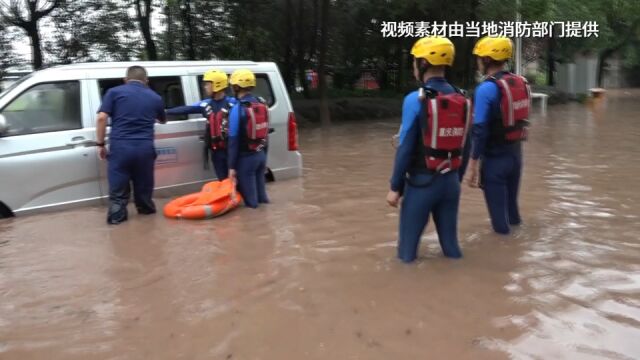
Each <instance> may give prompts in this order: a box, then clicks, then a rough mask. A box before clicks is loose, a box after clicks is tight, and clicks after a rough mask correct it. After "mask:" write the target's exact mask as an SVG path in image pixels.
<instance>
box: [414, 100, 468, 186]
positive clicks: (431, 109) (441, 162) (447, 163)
mask: <svg viewBox="0 0 640 360" xmlns="http://www.w3.org/2000/svg"><path fill="white" fill-rule="evenodd" d="M421 99H423V100H422V101H424V102H425V107H426V110H427V111H426V115H427V116H426V119H423V120H422V125H421V128H422V142H423V145H424V155H425V162H426V165H427V169H428V170H431V171H436V172H439V173H446V172H449V171H451V170H456V169H458V168H459V167H460V165H461V163H462V148H463V147H464V143H465V140H466V137H467V132H468V130H469V126H470V124H471V101H470V100H469V99H467V98H466V97H465V96H464V95H462V94H461V93H460V92H455V93H451V94H447V95H444V94H439V93H438V92H436V91H434V90H430V89H426V96H424V97H423V96H422V94H421Z"/></svg>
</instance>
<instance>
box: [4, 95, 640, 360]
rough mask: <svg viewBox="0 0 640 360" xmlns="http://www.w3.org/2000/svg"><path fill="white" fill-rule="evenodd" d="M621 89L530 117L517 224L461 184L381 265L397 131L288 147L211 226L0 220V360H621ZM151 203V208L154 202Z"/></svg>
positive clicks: (625, 355)
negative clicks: (288, 157) (285, 170)
mask: <svg viewBox="0 0 640 360" xmlns="http://www.w3.org/2000/svg"><path fill="white" fill-rule="evenodd" d="M638 99H640V92H638V91H636V90H634V91H616V92H612V93H610V94H609V95H608V98H607V101H606V103H604V104H599V105H598V106H595V107H593V106H592V107H589V106H585V105H581V104H577V103H573V104H568V105H561V106H555V107H551V108H550V109H549V112H548V116H547V117H542V116H535V117H534V120H533V122H534V126H533V128H532V132H531V140H530V141H529V142H528V143H527V145H526V159H525V174H524V180H523V186H522V191H521V204H522V205H521V206H522V213H523V216H524V225H522V226H521V227H520V228H519V229H517V230H516V231H515V233H514V234H513V235H511V236H508V237H504V236H497V235H494V234H492V232H491V230H490V224H489V220H488V216H487V211H486V208H485V205H484V202H483V199H482V196H481V193H479V192H478V191H476V190H473V189H470V188H468V187H466V186H465V187H464V190H463V198H462V204H461V212H460V222H459V223H460V228H459V234H460V241H461V246H462V248H463V252H464V258H463V259H462V260H449V259H445V258H443V257H442V254H441V251H440V248H439V245H438V243H437V239H436V237H435V234H434V230H433V228H432V224H430V227H429V229H428V231H427V232H426V233H425V235H424V238H423V242H422V245H421V248H420V254H421V257H420V259H419V261H418V262H417V263H415V264H413V265H405V264H402V263H400V262H399V261H397V260H396V258H395V254H396V248H395V245H396V243H395V242H396V236H397V225H398V211H397V210H395V209H392V208H389V207H387V206H386V204H385V195H386V191H387V189H388V178H389V175H390V171H391V164H392V157H393V154H394V152H393V148H392V147H391V145H390V137H391V136H392V135H393V134H394V132H395V131H396V130H397V128H398V124H399V120H398V119H391V120H388V121H384V122H375V123H364V122H363V123H350V124H341V125H336V126H334V127H333V128H331V129H330V130H321V129H310V130H305V131H303V132H302V134H301V148H302V152H303V155H304V166H305V168H304V177H303V178H300V179H296V180H291V181H282V182H276V183H273V184H269V187H268V191H269V193H270V195H271V199H272V201H273V203H272V204H270V205H268V206H265V207H262V208H260V209H259V210H250V209H239V210H237V211H235V212H233V213H231V214H228V215H227V216H225V217H222V218H219V219H215V220H211V221H174V220H168V219H165V218H163V217H162V215H160V214H158V215H156V216H151V217H140V216H135V215H134V216H132V217H130V221H128V222H127V223H125V224H123V225H121V226H116V227H110V226H107V225H106V224H105V209H104V208H82V209H76V210H72V211H65V212H58V213H54V214H42V215H35V216H26V217H21V218H16V219H9V220H2V221H0V358H1V359H24V360H28V359H277V360H288V359H296V360H297V359H336V360H338V359H366V360H369V359H385V360H386V359H394V360H395V359H507V358H513V359H581V360H582V359H640V341H639V340H640V219H638V216H640V205H639V204H640V191H638V186H639V185H638V184H639V183H638V178H640V166H639V161H638V158H639V157H640V143H638V139H640V123H639V122H638V121H639V118H640V101H638ZM165 202H166V199H164V200H162V199H159V200H158V203H159V205H161V204H163V203H165Z"/></svg>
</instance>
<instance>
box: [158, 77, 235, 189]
mask: <svg viewBox="0 0 640 360" xmlns="http://www.w3.org/2000/svg"><path fill="white" fill-rule="evenodd" d="M202 87H203V88H204V91H205V93H206V94H207V95H209V97H208V98H206V99H202V100H201V101H198V102H197V103H195V104H192V105H186V106H178V107H175V108H171V109H168V110H167V115H186V114H202V116H203V117H204V118H205V119H207V125H206V128H205V133H204V139H205V146H206V147H207V149H206V150H205V151H207V152H210V153H211V162H212V163H213V168H214V169H215V171H216V176H217V177H218V180H224V179H226V178H227V177H228V176H229V166H228V159H227V139H226V137H227V135H228V134H227V133H228V122H227V114H228V112H229V111H230V109H231V107H232V106H233V105H234V104H235V103H236V99H235V98H234V97H231V96H227V95H226V91H227V88H228V87H229V80H228V77H227V74H226V73H225V72H224V71H221V70H218V69H211V70H209V71H207V72H205V73H204V76H203V77H202Z"/></svg>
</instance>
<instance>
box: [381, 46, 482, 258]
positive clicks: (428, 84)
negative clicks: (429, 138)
mask: <svg viewBox="0 0 640 360" xmlns="http://www.w3.org/2000/svg"><path fill="white" fill-rule="evenodd" d="M411 55H413V56H414V61H413V68H414V76H415V77H416V80H418V81H419V82H420V84H421V89H420V90H419V91H414V92H412V93H410V94H409V95H407V96H406V97H405V99H404V104H403V106H402V125H401V128H400V134H399V145H398V148H397V152H396V157H395V164H394V167H393V174H392V176H391V186H390V187H391V189H390V190H389V193H388V194H387V202H388V204H389V205H390V206H393V207H397V206H398V203H399V201H400V198H401V197H403V198H404V199H403V202H402V208H401V210H400V227H399V240H398V257H399V258H400V259H401V260H402V261H403V262H407V263H408V262H412V261H414V260H415V259H416V257H417V253H418V246H419V243H420V237H421V236H422V233H423V231H424V229H425V227H426V226H427V222H428V219H429V215H430V214H431V215H432V216H433V220H434V222H435V225H436V229H437V232H438V238H439V241H440V245H441V247H442V250H443V252H444V255H445V256H447V257H450V258H460V257H461V256H462V252H461V251H460V248H459V246H458V235H457V219H458V204H459V201H460V178H459V174H458V169H459V168H460V163H462V161H461V160H459V159H460V157H461V154H462V152H463V151H462V147H463V144H464V142H465V141H464V137H465V136H466V128H467V124H468V121H469V113H468V111H469V109H468V106H469V105H465V107H464V109H465V110H464V113H463V112H462V111H459V112H458V113H456V114H457V115H455V116H456V117H457V119H456V120H457V121H459V122H458V124H459V127H457V128H456V129H455V131H449V130H451V128H448V129H440V128H438V125H437V124H436V123H437V121H434V120H435V119H437V117H435V116H436V115H435V113H436V112H437V111H438V110H442V109H440V108H438V109H437V110H434V109H433V108H429V109H427V105H426V104H427V103H428V102H429V101H432V100H429V99H425V94H424V91H429V92H433V93H437V94H439V95H448V94H456V93H457V89H456V88H454V87H453V86H452V85H451V84H449V83H448V82H447V80H446V79H445V77H444V73H445V67H446V66H451V65H452V64H453V60H454V56H455V49H454V46H453V43H452V42H451V41H450V40H449V39H447V38H440V37H427V38H423V39H420V40H418V41H417V42H416V43H415V44H414V46H413V48H412V49H411ZM458 95H459V97H458V98H457V99H458V101H462V103H467V104H468V102H467V101H466V99H465V98H464V96H462V95H460V94H458ZM438 106H439V105H438ZM443 111H444V112H446V110H443ZM451 115H453V114H451ZM444 116H446V114H442V116H441V117H440V119H443V118H444ZM460 131H462V133H461V132H460ZM427 132H429V133H432V134H435V135H436V137H437V135H438V134H443V135H454V134H455V136H457V139H458V142H459V144H458V148H457V149H455V150H450V151H448V152H447V154H444V156H437V157H440V161H439V162H438V159H436V154H433V155H434V157H429V156H427V152H428V151H433V152H434V153H438V155H443V153H445V151H443V150H441V149H440V150H439V149H436V148H437V146H435V147H436V148H427V145H426V144H425V139H424V134H425V133H427ZM434 139H435V140H436V142H437V139H436V138H434ZM431 145H433V144H431ZM447 157H448V159H447ZM452 157H455V158H458V160H457V162H456V165H455V166H452V161H451V159H452ZM427 159H435V162H436V163H438V164H439V165H438V166H437V167H436V169H433V168H431V167H430V166H429V164H427ZM429 161H431V160H429Z"/></svg>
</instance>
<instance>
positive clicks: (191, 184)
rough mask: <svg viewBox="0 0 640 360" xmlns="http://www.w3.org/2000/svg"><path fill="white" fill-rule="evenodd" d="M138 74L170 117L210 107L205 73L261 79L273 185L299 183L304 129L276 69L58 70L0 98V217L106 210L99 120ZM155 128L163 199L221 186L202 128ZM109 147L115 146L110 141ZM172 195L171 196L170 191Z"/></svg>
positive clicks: (195, 124) (178, 65) (187, 123)
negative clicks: (115, 92) (247, 73)
mask: <svg viewBox="0 0 640 360" xmlns="http://www.w3.org/2000/svg"><path fill="white" fill-rule="evenodd" d="M131 65H141V66H144V67H145V68H146V69H147V72H148V74H149V86H150V87H151V88H152V89H153V90H154V91H156V92H157V93H158V94H160V96H162V98H163V99H164V102H165V106H166V107H167V108H172V107H176V106H181V105H185V104H193V103H196V102H197V101H199V100H201V99H202V98H204V96H203V94H202V87H201V83H200V82H201V79H202V74H203V73H204V72H205V71H206V70H209V69H211V68H218V69H221V70H224V71H226V72H227V73H229V74H230V73H231V72H233V71H234V70H236V69H240V68H246V69H250V70H252V71H253V72H254V73H255V74H256V79H257V86H256V89H255V90H254V93H255V94H256V95H259V96H261V97H263V98H264V99H265V100H266V101H267V102H268V104H269V106H270V110H271V112H270V115H271V116H270V119H271V125H270V126H271V127H272V128H273V129H274V132H273V133H271V134H270V135H269V151H268V159H267V166H268V168H269V174H268V175H269V176H272V177H273V178H274V179H276V180H280V179H286V178H291V177H298V176H301V174H302V156H301V155H300V153H299V152H298V151H297V140H298V139H297V136H298V135H297V126H296V119H295V115H294V113H293V107H292V106H291V101H290V99H289V95H288V93H287V90H286V87H285V85H284V82H283V80H282V76H281V75H280V72H279V71H278V68H277V66H276V64H274V63H257V62H239V61H237V62H236V61H171V62H135V63H134V62H131V63H126V62H120V63H118V62H114V63H86V64H74V65H64V66H56V67H52V68H49V69H46V70H41V71H37V72H34V73H32V74H29V75H27V76H25V77H23V78H21V79H20V80H18V81H17V82H15V83H14V84H12V85H11V86H10V87H9V88H8V89H6V90H5V91H4V92H2V93H0V218H2V217H8V216H12V215H13V213H15V214H24V213H30V212H35V211H38V210H43V209H60V208H66V207H69V206H72V205H73V206H75V205H80V204H100V203H101V202H103V200H102V199H104V198H106V197H107V196H108V191H109V189H108V183H107V171H106V168H107V167H106V162H104V161H100V160H99V159H98V157H97V147H96V146H95V118H96V112H97V110H98V107H99V106H100V101H101V98H102V96H103V95H104V93H105V92H106V90H107V89H109V88H111V87H114V86H117V85H121V84H122V83H123V78H124V76H125V73H126V69H127V68H128V67H129V66H131ZM168 119H169V121H168V122H167V124H156V129H155V131H156V139H155V145H156V149H157V153H158V158H157V160H156V165H155V186H156V190H157V192H156V194H158V191H159V192H160V193H165V192H166V193H169V194H181V193H185V192H189V191H194V190H196V189H198V188H199V187H200V185H201V184H202V183H204V182H207V181H211V180H214V179H215V172H214V170H213V168H212V167H211V166H210V165H209V166H208V169H205V168H204V159H203V157H204V155H203V154H204V151H203V149H204V144H203V134H204V127H205V119H204V118H203V117H202V116H201V115H198V114H195V115H189V116H188V117H187V116H186V115H185V116H177V117H176V116H169V117H168ZM107 143H108V139H107ZM165 190H166V191H165Z"/></svg>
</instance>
